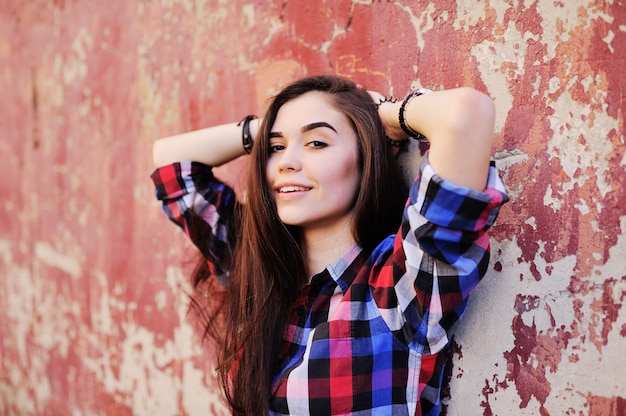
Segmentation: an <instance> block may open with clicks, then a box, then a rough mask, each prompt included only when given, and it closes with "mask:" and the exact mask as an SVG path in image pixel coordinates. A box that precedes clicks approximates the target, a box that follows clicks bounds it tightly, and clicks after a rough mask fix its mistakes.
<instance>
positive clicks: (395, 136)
mask: <svg viewBox="0 0 626 416" xmlns="http://www.w3.org/2000/svg"><path fill="white" fill-rule="evenodd" d="M367 92H368V93H369V95H370V96H371V97H372V99H373V100H374V102H375V103H376V105H378V117H380V121H381V123H382V124H383V127H384V129H385V134H386V135H387V137H389V138H390V139H392V140H396V141H400V140H403V139H406V138H407V135H406V133H405V132H404V131H403V130H402V128H401V127H400V125H399V124H398V111H399V110H400V105H401V103H398V102H394V101H392V100H389V99H387V98H386V97H385V96H384V95H382V94H381V93H379V92H377V91H369V90H368V91H367Z"/></svg>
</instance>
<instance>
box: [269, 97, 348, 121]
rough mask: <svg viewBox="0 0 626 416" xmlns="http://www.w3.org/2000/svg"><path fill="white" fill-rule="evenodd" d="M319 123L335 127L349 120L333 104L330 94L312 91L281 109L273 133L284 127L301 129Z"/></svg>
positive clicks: (287, 103) (288, 102)
mask: <svg viewBox="0 0 626 416" xmlns="http://www.w3.org/2000/svg"><path fill="white" fill-rule="evenodd" d="M319 122H327V123H329V124H331V125H334V124H342V123H347V122H348V119H347V117H346V116H345V115H344V114H343V113H342V112H341V111H339V110H338V109H337V108H336V107H335V106H333V105H332V104H331V102H330V100H329V97H328V94H326V93H321V92H318V91H311V92H307V93H305V94H303V95H301V96H299V97H297V98H294V99H292V100H290V101H287V102H286V103H285V104H283V105H282V106H281V107H280V109H279V110H278V113H277V115H276V120H274V125H273V126H272V131H274V130H280V129H281V128H283V126H284V127H291V126H298V128H300V127H302V126H306V125H310V124H313V123H319ZM333 123H334V124H333Z"/></svg>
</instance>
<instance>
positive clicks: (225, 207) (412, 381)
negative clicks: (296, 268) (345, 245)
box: [152, 157, 508, 415]
mask: <svg viewBox="0 0 626 416" xmlns="http://www.w3.org/2000/svg"><path fill="white" fill-rule="evenodd" d="M152 179H153V181H154V183H155V185H156V196H157V198H158V199H159V200H162V201H163V208H164V210H165V212H166V214H167V215H168V217H169V218H170V219H171V220H172V221H174V222H175V223H176V224H178V225H179V226H180V227H182V228H183V230H185V232H186V233H187V234H188V235H189V236H190V237H192V241H193V235H194V234H192V233H191V232H190V227H189V210H194V211H195V212H196V213H198V214H200V215H201V216H202V218H203V219H204V220H205V222H206V226H209V227H211V228H212V230H213V235H214V237H215V238H214V241H213V242H212V243H211V247H205V246H204V245H203V242H202V241H194V243H195V244H196V245H197V246H198V247H199V248H200V250H201V251H202V252H203V253H205V255H207V254H209V255H210V256H211V257H209V258H215V256H217V258H219V255H220V253H222V252H223V250H224V249H225V247H226V245H225V244H224V243H225V241H226V240H225V235H226V230H227V228H228V224H229V221H230V216H231V215H232V209H233V205H234V201H235V197H234V194H233V191H232V190H231V189H230V188H228V187H227V186H225V185H224V184H222V183H221V182H219V181H217V180H216V179H215V178H214V177H213V175H212V173H211V168H210V167H208V166H204V165H202V164H199V163H196V162H193V163H192V162H181V163H176V164H173V165H170V166H165V167H162V168H160V169H158V170H156V171H155V172H154V173H153V174H152ZM506 201H508V197H507V195H506V194H505V193H504V188H503V185H502V182H501V181H500V179H499V177H498V175H497V172H496V169H495V165H494V164H493V163H492V164H491V167H490V171H489V178H488V184H487V188H486V189H485V190H484V191H483V192H478V191H474V190H470V189H467V188H463V187H458V186H455V185H453V184H452V183H450V182H449V181H445V180H442V179H441V178H440V177H438V176H437V175H436V174H435V173H434V171H433V170H432V168H431V166H430V165H429V164H428V161H427V157H425V158H424V162H423V163H422V166H421V168H420V175H419V177H418V178H417V179H416V180H415V182H414V183H413V185H412V187H411V190H410V195H409V200H408V201H407V205H406V208H405V210H404V219H403V222H402V225H401V227H400V229H399V230H398V232H397V234H396V235H394V236H389V237H388V238H386V239H385V240H384V241H382V242H381V243H380V244H379V245H378V247H376V249H374V250H373V252H371V253H366V252H364V251H363V250H361V248H360V247H358V246H354V247H352V248H351V249H350V250H349V251H348V252H347V253H345V254H344V255H343V256H342V257H341V258H339V259H338V260H336V261H335V262H334V263H333V264H331V265H329V266H328V267H327V268H326V269H325V270H324V271H323V272H321V273H319V274H317V275H315V276H313V278H312V279H311V281H310V282H309V283H308V284H306V285H305V286H304V287H303V288H302V292H301V295H300V296H299V298H298V299H297V301H296V303H295V304H294V306H293V313H292V314H291V316H290V317H288V318H287V325H286V331H285V335H284V337H283V345H282V349H281V356H280V357H279V358H280V362H281V368H282V369H281V371H280V372H279V373H278V374H276V375H275V377H274V380H273V384H272V386H273V388H272V397H271V410H272V414H275V415H284V414H297V415H304V414H315V415H331V414H333V415H336V414H348V413H349V414H356V415H392V414H393V415H437V414H439V411H440V400H439V396H440V390H441V384H442V377H443V370H444V363H445V352H446V350H447V348H446V347H447V346H448V343H449V337H450V330H451V328H452V327H453V325H454V323H455V322H456V321H457V320H458V319H459V318H460V317H461V315H462V313H463V311H464V309H465V306H466V303H467V297H468V295H469V293H470V291H471V290H472V289H473V288H474V287H476V285H477V284H478V282H479V280H480V279H481V278H482V276H483V275H484V274H485V272H486V270H487V267H488V263H489V238H488V235H487V233H486V230H487V229H488V228H489V227H490V226H491V225H492V224H493V222H494V221H495V219H496V217H497V215H498V211H499V208H500V206H501V205H502V204H504V203H505V202H506Z"/></svg>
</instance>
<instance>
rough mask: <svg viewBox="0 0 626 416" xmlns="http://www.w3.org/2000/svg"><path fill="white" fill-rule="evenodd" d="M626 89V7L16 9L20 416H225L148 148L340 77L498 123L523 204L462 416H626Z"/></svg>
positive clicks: (6, 384)
mask: <svg viewBox="0 0 626 416" xmlns="http://www.w3.org/2000/svg"><path fill="white" fill-rule="evenodd" d="M625 67H626V4H625V2H624V1H623V0H612V1H602V0H572V1H564V0H528V1H521V0H492V1H479V0H476V1H469V0H457V1H456V2H455V1H451V0H435V1H422V0H412V1H411V0H398V1H377V0H369V1H368V0H352V1H349V0H306V1H305V0H270V1H261V0H257V1H243V0H204V1H203V0H137V1H132V0H131V1H127V0H109V1H106V2H104V1H91V0H48V1H43V0H29V1H23V0H3V1H2V2H0V105H1V109H2V110H1V111H0V160H1V161H2V168H3V169H4V172H5V173H4V174H3V179H2V180H0V195H2V196H3V201H2V203H1V204H0V414H1V415H70V414H71V415H127V414H128V415H130V414H134V415H183V414H184V415H206V414H225V413H226V412H225V411H224V407H223V405H222V404H221V402H220V399H219V394H218V391H217V388H216V381H215V374H214V371H213V363H212V360H211V358H210V357H211V354H210V351H207V350H206V348H205V347H203V346H202V345H201V344H200V343H199V341H198V340H197V338H196V337H195V336H194V330H193V326H192V324H191V323H190V322H189V321H188V320H187V319H186V315H185V313H186V302H187V298H186V296H185V291H186V290H187V289H188V280H187V278H188V275H189V272H190V264H191V259H193V256H194V251H193V248H192V247H191V246H190V244H189V243H188V242H187V241H186V240H185V238H184V236H183V235H182V233H180V232H179V231H178V230H177V229H176V228H175V227H174V226H172V225H169V224H167V223H166V222H165V219H164V216H163V214H162V213H161V210H160V207H159V204H158V203H157V202H156V200H155V199H154V197H153V190H152V187H151V182H150V181H149V178H148V176H149V174H150V173H151V171H152V164H151V145H152V143H153V141H154V140H155V139H156V138H158V137H162V136H166V135H170V134H174V133H179V132H184V131H188V130H191V129H196V128H201V127H206V126H209V125H213V124H217V123H222V122H230V121H236V120H239V119H241V118H242V116H243V115H245V114H248V113H252V112H256V113H258V112H260V110H259V109H260V108H261V107H262V106H263V104H264V102H265V99H266V98H267V97H268V96H270V95H271V94H272V93H273V92H275V91H276V90H277V89H278V88H280V87H281V86H282V85H284V84H285V83H287V82H289V81H291V80H293V79H295V78H297V77H300V76H303V75H307V74H315V73H334V74H340V75H344V76H347V77H350V78H352V79H354V80H356V81H357V82H359V83H361V84H364V85H365V86H366V87H367V88H370V89H376V90H379V91H381V92H383V93H386V94H393V95H394V96H396V97H403V96H404V95H405V94H406V93H407V92H408V91H409V90H410V89H411V88H415V87H417V86H426V87H429V88H432V89H442V88H451V87H455V86H460V85H469V86H473V87H475V88H477V89H479V90H481V91H484V92H486V93H488V94H489V95H490V96H491V97H492V98H493V99H494V100H495V103H496V107H497V122H496V123H497V125H496V135H497V138H496V148H495V158H496V159H497V160H498V163H499V167H500V169H501V173H502V176H503V178H504V180H505V182H506V184H507V187H508V191H509V193H510V196H511V199H512V200H511V202H510V203H509V204H507V205H506V206H505V207H504V208H503V210H502V212H501V216H500V218H499V220H498V223H497V225H496V227H494V229H493V232H492V247H493V256H492V261H491V268H490V271H489V273H488V275H487V276H486V277H485V279H484V281H483V283H482V284H481V285H480V287H479V289H478V290H477V291H476V292H475V293H474V295H473V297H472V298H471V300H470V305H469V309H468V312H467V314H466V316H465V319H464V320H463V322H462V324H461V325H460V327H459V331H458V334H457V336H456V338H455V340H454V343H453V345H452V351H453V362H452V369H451V372H450V373H449V374H448V375H447V377H448V379H449V380H448V381H449V388H447V389H446V390H445V391H444V402H445V404H446V407H445V410H446V412H447V414H448V415H484V416H488V415H613V416H617V415H622V416H623V415H626V354H625V351H626V308H624V307H623V303H624V301H625V298H626V271H625V270H626V267H625V266H626V260H625V259H626V236H624V233H623V231H624V229H625V228H626V208H625V206H626V172H625V167H624V166H625V164H626V156H625V154H624V148H625V147H624V140H625V138H624V112H625V109H626V106H625V96H626V71H625V70H624V68H625ZM415 153H416V154H417V153H419V152H415ZM411 158H413V160H409V161H414V159H416V158H417V156H411ZM244 165H245V159H241V160H239V161H237V162H234V163H232V164H229V165H227V166H226V167H224V168H223V169H222V172H221V173H222V174H223V175H224V176H225V177H226V178H228V179H229V180H232V182H233V183H234V184H235V185H236V186H241V182H240V179H241V176H240V171H241V169H242V167H243V166H244Z"/></svg>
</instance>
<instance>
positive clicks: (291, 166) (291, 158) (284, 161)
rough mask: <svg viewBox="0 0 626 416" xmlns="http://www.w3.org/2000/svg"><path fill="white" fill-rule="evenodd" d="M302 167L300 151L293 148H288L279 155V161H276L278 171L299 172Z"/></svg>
mask: <svg viewBox="0 0 626 416" xmlns="http://www.w3.org/2000/svg"><path fill="white" fill-rule="evenodd" d="M301 167H302V163H301V155H300V151H299V149H298V148H297V147H295V146H288V147H287V148H285V150H283V151H282V152H281V153H280V159H279V160H278V170H279V171H281V172H283V171H288V170H294V171H297V170H300V169H301Z"/></svg>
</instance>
